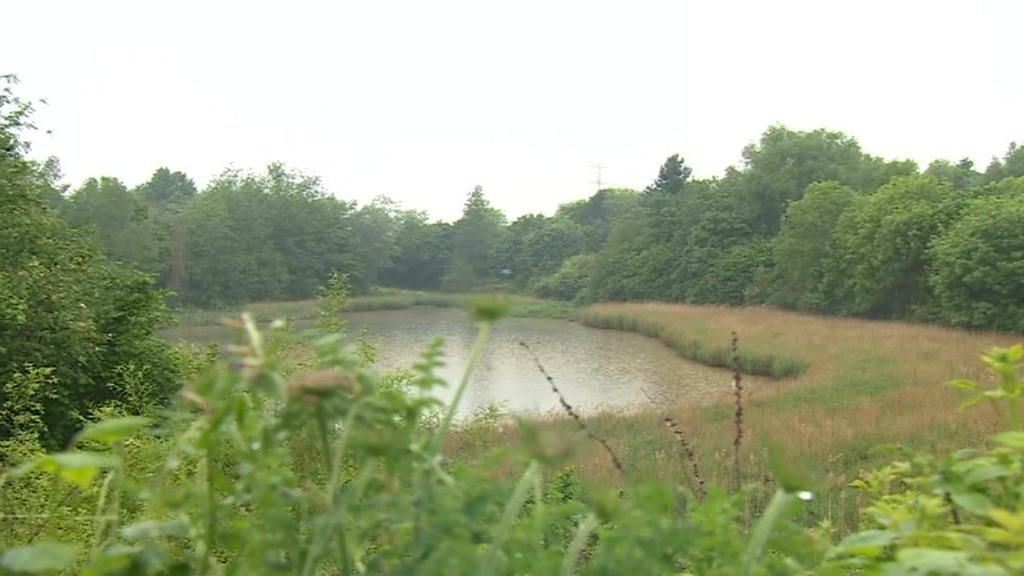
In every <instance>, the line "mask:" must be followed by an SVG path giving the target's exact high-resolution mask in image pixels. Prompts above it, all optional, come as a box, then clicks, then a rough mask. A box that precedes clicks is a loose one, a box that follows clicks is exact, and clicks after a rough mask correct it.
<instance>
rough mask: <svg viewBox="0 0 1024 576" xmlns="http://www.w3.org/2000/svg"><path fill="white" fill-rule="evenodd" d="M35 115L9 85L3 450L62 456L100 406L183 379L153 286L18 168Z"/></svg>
mask: <svg viewBox="0 0 1024 576" xmlns="http://www.w3.org/2000/svg"><path fill="white" fill-rule="evenodd" d="M0 81H2V79H0ZM30 111H31V106H30V105H29V104H28V103H25V102H22V101H20V100H19V99H18V98H17V97H15V96H14V94H13V93H12V91H11V87H10V84H9V83H4V85H3V87H2V89H0V416H2V417H0V445H3V444H5V443H7V442H8V441H11V440H13V439H16V438H17V439H19V440H20V441H23V442H29V443H37V444H40V445H42V446H46V447H48V448H57V447H61V446H64V445H65V444H66V443H67V441H68V440H69V439H70V438H71V436H72V435H73V434H74V433H75V432H76V431H77V430H78V429H79V428H80V427H81V426H82V424H83V423H84V422H85V421H86V420H87V419H89V418H91V417H93V416H94V413H95V411H96V410H98V409H100V408H101V407H103V406H109V405H123V404H125V403H126V402H128V401H129V400H128V399H129V398H130V397H134V398H136V399H140V400H141V401H144V402H147V403H156V402H160V401H161V400H163V399H165V398H166V397H167V396H168V395H169V394H170V393H172V392H173V391H174V390H176V389H177V387H178V385H179V372H178V365H177V364H176V363H175V362H174V358H173V355H172V352H171V350H170V349H169V347H168V346H167V345H166V344H165V343H163V342H162V341H161V340H159V339H158V338H157V337H156V336H155V334H154V331H155V329H156V327H157V326H158V325H159V324H160V323H161V321H162V319H163V311H164V304H163V298H162V296H161V294H160V293H158V292H156V291H154V290H152V281H151V280H150V279H149V278H148V277H147V276H145V275H143V274H141V273H139V272H136V271H134V270H132V269H129V268H126V267H124V266H121V265H118V264H116V263H112V262H109V261H108V260H107V259H106V258H104V257H103V255H102V254H101V253H100V251H99V250H97V249H96V248H95V247H94V246H93V245H91V244H89V243H88V242H85V241H83V237H82V236H81V235H80V234H78V233H77V232H75V231H74V230H73V229H72V228H71V227H70V226H68V225H67V224H66V223H65V222H64V221H62V220H61V219H59V218H57V217H56V216H54V215H53V214H52V213H51V211H50V209H49V208H48V207H47V204H46V201H47V198H52V197H54V196H56V195H58V194H59V193H58V192H57V187H56V184H55V183H54V182H53V180H52V178H51V173H50V171H49V170H48V168H47V166H46V165H40V164H38V163H35V162H31V161H29V160H26V159H25V157H24V155H25V153H26V152H27V149H28V146H27V144H26V143H25V142H24V141H23V140H22V139H21V138H20V133H21V132H22V131H23V130H24V129H25V128H26V127H27V126H28V120H29V118H28V115H29V113H30ZM4 460H5V456H4V454H3V451H2V450H0V462H2V461H4Z"/></svg>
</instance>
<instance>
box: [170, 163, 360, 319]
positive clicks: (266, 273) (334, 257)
mask: <svg viewBox="0 0 1024 576" xmlns="http://www.w3.org/2000/svg"><path fill="white" fill-rule="evenodd" d="M351 212H352V206H351V205H350V204H347V203H345V202H342V201H339V200H337V199H336V198H334V197H333V196H331V195H329V194H328V193H327V192H325V191H324V190H323V188H322V187H321V185H320V182H319V180H317V179H315V178H310V177H307V176H304V175H302V174H299V173H296V172H292V171H288V170H287V169H285V168H284V167H283V166H281V165H279V164H272V165H271V166H270V167H268V169H267V171H266V173H265V174H262V175H257V174H244V173H240V172H238V171H228V172H225V173H224V174H222V175H221V176H219V177H218V178H216V179H215V180H214V181H213V182H211V183H210V185H209V186H208V187H207V189H206V190H204V191H203V192H202V193H201V194H199V196H198V197H197V198H196V200H195V201H193V202H191V203H189V204H188V205H187V207H186V208H185V210H184V211H183V213H182V218H183V219H184V227H185V230H186V238H187V249H186V257H185V268H186V277H187V282H186V286H185V289H184V294H183V296H184V297H185V298H186V299H187V300H188V301H190V302H196V303H200V304H206V305H210V304H227V303H238V302H247V301H254V300H269V299H274V300H281V299H300V298H310V297H312V296H314V295H315V294H316V293H317V290H318V289H319V287H320V286H322V285H323V283H324V282H326V280H327V278H328V277H329V276H330V275H331V274H332V273H334V272H343V273H346V274H348V275H349V276H350V278H351V280H352V282H353V284H354V285H365V284H366V280H365V277H364V276H363V270H362V269H361V267H360V265H359V262H358V260H357V259H356V257H355V250H354V246H353V245H354V241H353V235H352V226H351V222H350V219H351Z"/></svg>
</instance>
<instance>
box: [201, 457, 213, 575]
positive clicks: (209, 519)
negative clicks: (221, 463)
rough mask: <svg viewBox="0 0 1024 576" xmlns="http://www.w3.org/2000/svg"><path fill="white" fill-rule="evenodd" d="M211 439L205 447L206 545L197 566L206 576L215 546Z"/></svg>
mask: <svg viewBox="0 0 1024 576" xmlns="http://www.w3.org/2000/svg"><path fill="white" fill-rule="evenodd" d="M211 441H212V440H211V439H207V445H206V538H205V539H206V545H205V547H204V549H203V562H202V564H201V565H200V566H199V574H200V575H204V574H207V573H208V572H209V570H210V565H211V564H212V563H213V549H214V547H215V546H216V544H217V494H216V487H215V486H214V482H213V446H211V445H210V442H211Z"/></svg>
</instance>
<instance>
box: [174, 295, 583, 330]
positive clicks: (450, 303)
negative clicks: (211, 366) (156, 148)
mask: <svg viewBox="0 0 1024 576" xmlns="http://www.w3.org/2000/svg"><path fill="white" fill-rule="evenodd" d="M479 296H480V295H479V294H462V293H450V292H413V291H409V290H384V291H380V293H377V294H371V295H366V296H354V297H350V298H348V299H347V301H346V302H345V303H344V306H343V307H342V309H343V310H344V311H346V312H372V311H377V310H403V309H406V308H412V307H413V306H434V307H437V308H469V306H470V305H471V304H472V303H473V301H474V300H475V299H476V298H478V297H479ZM502 298H505V299H507V300H508V302H509V306H510V307H509V315H510V316H513V317H517V318H571V317H572V316H573V315H574V314H575V312H576V311H577V310H578V308H579V307H578V306H576V305H575V304H573V303H571V302H563V301H558V300H545V299H542V298H531V297H529V296H520V295H515V294H505V295H502ZM244 309H245V311H246V312H248V313H249V314H251V315H252V317H253V318H254V319H255V320H256V321H257V322H261V323H266V322H271V321H273V320H280V319H283V318H287V319H289V320H312V319H315V318H317V315H318V314H319V310H320V308H319V301H318V300H313V299H311V300H300V301H296V302H257V303H253V304H248V305H246V306H245V307H244ZM241 312H242V308H241V307H239V308H230V307H228V308H224V309H222V310H198V309H185V310H179V311H178V312H177V313H175V315H174V316H175V320H176V322H177V323H178V324H179V325H182V326H203V325H213V324H220V323H221V321H223V320H224V318H225V317H229V316H237V315H238V314H240V313H241Z"/></svg>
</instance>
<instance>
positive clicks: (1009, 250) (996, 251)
mask: <svg viewBox="0 0 1024 576" xmlns="http://www.w3.org/2000/svg"><path fill="white" fill-rule="evenodd" d="M1015 184H1016V190H1015V192H1013V193H1007V194H1004V195H1001V196H995V197H989V196H983V197H981V198H978V199H976V200H974V201H973V202H971V203H970V205H969V206H968V207H967V209H966V211H965V212H964V214H963V216H962V217H961V218H960V219H959V220H958V221H957V222H956V223H955V224H954V225H953V226H952V227H951V228H950V229H949V230H947V231H946V232H945V233H944V234H942V235H941V236H940V237H939V238H937V239H936V241H935V243H934V244H933V246H932V249H931V254H932V259H933V261H934V262H933V265H932V269H931V276H930V280H931V285H932V287H933V289H934V291H935V294H936V296H937V298H938V303H939V304H938V308H939V314H940V315H941V316H942V318H943V319H944V320H945V321H947V322H950V323H952V324H955V325H960V326H970V327H977V328H981V327H985V328H995V329H997V330H1014V331H1024V300H1022V299H1021V294H1024V225H1022V223H1024V178H1018V179H1016V180H1015Z"/></svg>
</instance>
